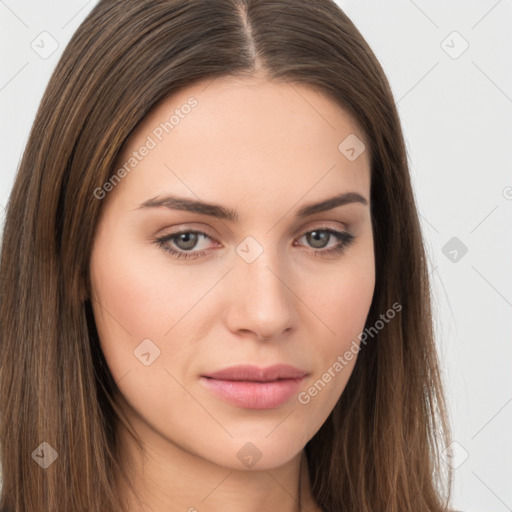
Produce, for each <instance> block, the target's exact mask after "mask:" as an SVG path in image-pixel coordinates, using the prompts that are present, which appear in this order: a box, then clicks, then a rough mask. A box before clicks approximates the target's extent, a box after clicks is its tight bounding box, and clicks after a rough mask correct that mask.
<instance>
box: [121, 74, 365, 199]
mask: <svg viewBox="0 0 512 512" xmlns="http://www.w3.org/2000/svg"><path fill="white" fill-rule="evenodd" d="M354 137H355V139H354ZM346 140H349V141H352V140H356V141H357V140H358V141H360V143H361V147H364V146H362V144H363V141H364V135H363V134H362V132H361V130H360V129H359V127H358V126H357V124H356V123H355V122H354V120H353V119H352V118H351V116H350V115H349V114H348V113H347V112H346V111H345V110H344V109H343V108H342V107H341V106H340V105H339V104H338V103H336V102H335V101H333V100H332V99H330V98H329V97H328V96H326V95H324V94H323V93H322V92H320V91H319V90H317V89H315V88H313V87H311V86H309V85H305V84H296V83H277V82H271V81H269V80H266V79H263V78H238V77H237V78H235V77H223V78H218V79H215V80H209V81H204V82H201V83H198V84H196V85H194V86H191V87H187V88H184V89H181V90H180V91H178V92H176V93H173V94H172V95H170V96H168V97H166V98H165V99H164V100H162V101H161V102H160V103H158V104H157V105H156V106H155V107H154V108H153V109H152V110H151V111H150V113H149V114H148V115H147V116H146V118H145V119H143V121H142V122H141V123H140V124H139V126H138V127H137V129H136V130H135V132H134V133H133V135H132V136H131V137H130V138H129V139H128V141H127V143H126V145H125V147H124V150H123V151H122V153H121V155H120V157H119V158H118V162H117V165H118V166H122V165H123V164H125V163H127V162H128V161H129V159H130V158H134V156H133V154H134V152H139V150H140V149H141V148H143V147H144V146H148V147H149V146H151V150H150V151H143V152H144V154H145V156H143V157H140V155H139V157H138V159H137V163H136V167H135V168H134V170H133V171H132V172H130V176H129V177H128V178H127V179H126V180H124V181H126V183H123V184H122V185H123V187H125V188H128V189H132V192H133V191H135V190H137V191H138V195H139V196H142V195H148V194H151V193H154V192H158V191H159V190H158V189H159V186H161V187H160V188H162V189H164V188H171V189H173V190H175V189H176V187H178V188H179V189H180V191H183V192H187V193H188V195H190V194H191V192H192V193H193V194H194V195H196V196H199V197H204V198H206V197H209V196H212V195H213V194H215V195H216V198H220V197H221V196H222V197H224V198H226V199H227V198H228V196H226V195H225V191H226V190H228V191H229V193H228V195H229V194H232V193H233V191H236V193H237V195H238V196H240V195H242V196H244V195H248V194H252V193H265V194H267V196H268V194H269V188H272V189H273V190H279V191H280V195H279V197H280V198H285V197H286V195H287V193H288V192H289V195H290V198H289V199H290V200H293V199H295V201H296V200H298V199H299V197H297V194H298V193H300V194H305V193H307V191H308V190H312V189H314V188H316V189H317V190H318V193H319V194H321V193H325V192H332V191H333V190H332V189H333V187H336V190H335V192H344V191H345V190H349V189H350V190H358V191H360V192H366V193H367V192H368V190H369V183H370V168H369V155H368V151H362V153H361V154H360V156H358V157H357V158H356V159H349V158H347V156H346V154H344V153H343V149H344V145H346V144H345V143H344V141H346ZM359 149H360V148H358V150H359ZM132 163H134V162H132ZM187 188H188V190H187ZM164 191H165V190H162V192H164ZM167 191H169V190H167ZM222 191H224V195H222V193H223V192H222ZM312 193H313V192H312ZM311 198H314V196H311ZM295 201H294V202H295Z"/></svg>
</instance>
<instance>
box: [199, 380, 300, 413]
mask: <svg viewBox="0 0 512 512" xmlns="http://www.w3.org/2000/svg"><path fill="white" fill-rule="evenodd" d="M303 380H304V377H301V378H298V379H282V380H276V381H271V382H249V381H237V380H217V379H210V378H207V377H201V382H202V383H203V385H204V386H206V387H207V388H208V389H209V390H210V391H212V392H213V393H214V394H215V395H217V396H218V397H220V398H222V399H224V400H226V401H228V402H230V403H232V404H233V405H236V406H237V407H243V408H244V409H275V408H276V407H279V406H281V405H283V404H284V403H286V402H287V401H288V400H290V398H292V396H294V395H296V394H297V393H298V391H299V388H300V385H301V383H302V381H303Z"/></svg>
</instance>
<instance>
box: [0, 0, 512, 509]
mask: <svg viewBox="0 0 512 512" xmlns="http://www.w3.org/2000/svg"><path fill="white" fill-rule="evenodd" d="M312 1H314V0H312ZM95 3H96V2H95V1H94V0H92V1H89V2H85V1H83V0H65V1H64V0H60V1H58V0H51V1H46V2H41V1H35V0H23V1H15V0H5V1H2V0H0V47H1V52H2V53H1V61H0V113H1V119H2V123H1V127H0V129H1V137H0V140H1V146H0V151H1V155H2V167H1V172H0V217H3V213H4V207H5V205H6V203H7V200H8V196H9V193H10V190H11V187H12V183H13V179H14V175H15V173H16V169H17V166H18V163H19V161H20V158H21V154H22V151H23V148H24V145H25V143H26V140H27V137H28V133H29V130H30V127H31V124H32V122H33V119H34V116H35V112H36V109H37V106H38V104H39V101H40V99H41V96H42V94H43V92H44V89H45V87H46V84H47V82H48V79H49V77H50V73H51V72H52V70H53V69H54V67H55V65H56V63H57V61H58V59H59V57H60V55H61V53H62V51H63V49H64V47H65V46H66V44H67V42H68V41H69V39H70V37H71V35H72V34H73V33H74V31H75V30H76V29H77V27H78V25H79V24H80V23H81V21H82V20H83V19H84V18H85V16H86V15H87V14H88V12H89V11H90V10H91V9H92V8H93V6H94V5H95ZM338 4H339V5H340V7H341V8H342V9H344V11H345V12H346V13H347V15H348V16H349V17H350V18H351V19H352V21H353V22H354V23H355V25H356V26H357V27H358V29H359V30H360V31H361V33H362V34H363V36H364V37H365V38H366V39H367V41H368V43H369V44H370V46H371V47H372V49H373V50H374V52H375V53H376V55H377V58H378V59H379V60H380V62H381V64H382V66H383V68H384V71H385V72H386V74H387V76H388V78H389V80H390V82H391V86H392V89H393V93H394V95H395V99H396V101H397V104H398V108H399V113H400V117H401V120H402V125H403V130H404V135H405V138H406V143H407V149H408V154H409V161H410V165H411V173H412V176H413V182H414V187H415V193H416V197H417V201H418V207H419V211H420V214H421V219H422V226H423V232H424V236H425V239H426V244H427V249H428V252H429V259H430V266H431V276H432V283H433V287H434V294H435V304H434V306H435V314H436V331H437V338H438V345H439V352H440V356H441V359H442V364H443V371H444V378H445V382H446V389H447V393H448V399H449V405H450V412H451V418H452V424H453V437H454V439H455V441H456V444H455V445H454V446H452V447H451V450H449V451H447V452H446V457H445V458H446V463H449V464H451V465H452V466H453V467H454V468H455V489H454V499H453V505H454V506H455V508H457V509H460V510H463V511H465V512H478V511H483V510H485V511H489V512H505V511H506V510H512V485H511V482H512V471H511V470H512V437H511V435H510V432H511V431H512V430H511V426H512V403H511V402H512V385H511V381H512V377H511V372H510V365H511V362H512V344H511V339H512V322H511V318H512V315H511V313H512V170H511V158H510V157H511V151H510V146H511V143H512V0H499V1H496V0H481V1H476V0H472V1H462V0H461V1H453V2H441V1H437V2H427V1H425V0H422V1H420V0H417V1H412V0H393V1H388V2H379V1H377V0H364V1H355V0H353V1H348V0H347V1H342V0H339V1H338ZM57 45H58V47H57ZM53 46H55V47H56V48H55V51H54V52H53V53H52V54H51V55H48V54H49V53H51V52H52V51H53V50H54V48H53ZM45 52H46V53H45ZM466 251H467V252H466ZM34 448H35V447H34ZM449 454H451V457H449V456H448V455H449Z"/></svg>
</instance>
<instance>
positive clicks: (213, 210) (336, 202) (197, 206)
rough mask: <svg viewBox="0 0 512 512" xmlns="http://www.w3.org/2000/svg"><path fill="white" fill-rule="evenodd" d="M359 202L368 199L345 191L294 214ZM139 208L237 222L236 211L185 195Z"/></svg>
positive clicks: (301, 215) (330, 208)
mask: <svg viewBox="0 0 512 512" xmlns="http://www.w3.org/2000/svg"><path fill="white" fill-rule="evenodd" d="M353 203H359V204H363V205H368V201H367V200H366V199H365V198H364V197H363V196H362V195H361V194H358V193H357V192H345V193H343V194H339V195H337V196H334V197H330V198H328V199H324V200H323V201H320V202H316V203H309V204H306V205H305V206H303V207H302V208H300V209H299V210H297V212H296V215H297V217H299V218H304V217H308V216H309V215H313V214H315V213H319V212H324V211H327V210H332V209H334V208H337V207H338V206H344V205H347V204H353ZM141 208H168V209H170V210H181V211H187V212H193V213H200V214H202V215H209V216H211V217H216V218H219V219H223V220H228V221H230V222H238V219H239V217H238V213H237V212H236V210H233V209H231V208H226V207H225V206H222V205H219V204H214V203H205V202H203V201H196V200H194V199H188V198H186V197H178V196H174V195H167V196H165V197H159V196H156V197H153V198H151V199H148V200H147V201H144V202H143V203H142V204H141V205H140V206H139V207H138V209H141Z"/></svg>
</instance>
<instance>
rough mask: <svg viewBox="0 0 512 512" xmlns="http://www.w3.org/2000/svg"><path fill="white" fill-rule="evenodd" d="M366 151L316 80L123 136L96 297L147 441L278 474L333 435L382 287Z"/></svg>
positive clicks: (226, 95) (114, 361) (240, 85)
mask: <svg viewBox="0 0 512 512" xmlns="http://www.w3.org/2000/svg"><path fill="white" fill-rule="evenodd" d="M171 116H173V117H171ZM347 137H348V139H347ZM363 140H364V138H363V135H362V133H361V132H360V130H359V128H358V127H357V125H356V124H355V123H354V122H353V120H352V119H351V118H350V117H349V116H348V114H347V113H346V112H345V111H344V110H343V109H342V108H341V107H340V106H338V104H336V103H334V102H333V101H332V100H330V99H329V98H328V97H326V96H324V95H323V94H322V93H320V92H317V91H316V90H315V89H313V88H310V87H309V86H306V85H297V84H293V85H291V84H277V83H271V82H269V81H266V80H265V79H263V78H258V79H256V78H254V79H234V78H222V79H217V80H215V81H213V82H211V83H209V84H207V83H201V84H199V85H196V86H194V87H190V88H187V89H183V90H181V91H180V92H178V93H176V94H174V95H172V96H170V97H168V98H166V99H165V100H164V101H163V102H161V103H160V104H158V105H157V106H156V107H155V108H154V109H153V110H152V111H151V112H150V114H149V115H148V116H147V117H146V118H145V119H144V121H143V122H142V123H141V124H140V125H139V127H138V128H137V130H136V131H135V132H134V134H133V135H132V136H131V138H130V139H129V140H128V141H127V144H126V146H125V147H124V149H123V152H122V155H121V156H120V158H119V160H118V166H117V167H116V170H117V171H116V173H117V177H118V178H119V179H117V180H115V181H113V180H111V182H110V183H107V184H106V185H105V186H104V187H103V188H102V189H101V191H99V190H97V191H96V193H95V194H96V196H97V197H98V198H99V199H98V200H101V201H103V205H102V208H103V210H102V216H101V218H100V221H99V224H98V226H97V230H96V235H95V239H94V245H93V251H92V255H91V262H90V282H91V290H90V292H91V299H92V304H93V310H94V315H95V320H96V324H97V329H98V333H99V337H100V342H101V347H102V350H103V352H104V355H105V358H106V361H107V363H108V365H109V368H110V370H111V372H112V375H113V377H114V379H115V380H116V382H117V385H118V387H119V390H120V392H121V395H122V400H123V404H124V405H123V407H124V409H125V412H126V414H127V415H128V417H129V419H130V421H131V422H132V423H133V425H134V427H135V428H136V430H137V433H138V434H139V436H140V437H141V439H142V440H143V442H144V443H146V444H147V445H152V446H153V447H155V446H157V445H158V447H159V449H160V450H161V451H162V452H166V451H167V452H168V453H171V451H172V453H176V451H177V450H178V451H180V452H183V453H187V454H189V455H190V454H191V455H193V456H197V457H199V458H201V459H203V460H206V461H209V462H211V463H214V464H218V465H221V466H224V467H229V468H234V469H250V467H252V466H253V465H255V466H256V467H257V468H258V469H265V468H273V467H278V466H280V465H282V464H284V463H286V462H287V461H290V460H291V459H292V458H293V457H294V456H296V455H297V454H298V453H300V452H301V450H302V449H303V447H304V446H305V444H306V443H307V442H308V441H309V440H310V439H311V438H312V437H313V436H314V434H315V433H316V432H317V431H318V429H319V428H320V427H321V425H322V424H323V423H324V421H325V420H326V418H327V417H328V416H329V414H330V412H331V411H332V409H333V407H334V406H335V404H336V402H337V401H338V399H339V398H340V396H341V394H342V392H343V389H344V388H345V385H346V383H347V381H348V378H349V376H350V374H351V372H352V369H353V367H354V364H355V362H356V357H357V347H358V334H360V333H361V331H362V330H363V329H364V324H365V320H366V317H367V315H368V312H369V308H370V304H371V301H372V297H373V291H374V284H375V271H374V253H373V238H372V225H371V217H370V161H369V155H368V151H365V150H364V146H363V145H362V144H363V142H362V141H363ZM144 148H145V149H144ZM123 166H124V167H123ZM123 168H124V172H123V171H122V169H123ZM340 197H341V200H339V198H340ZM333 198H337V199H333ZM330 199H333V200H332V201H331V202H328V203H325V201H327V200H330ZM213 205H215V206H213ZM312 205H317V206H312ZM350 354H352V357H351V356H350ZM340 367H341V368H340ZM255 462H256V463H257V464H255Z"/></svg>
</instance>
